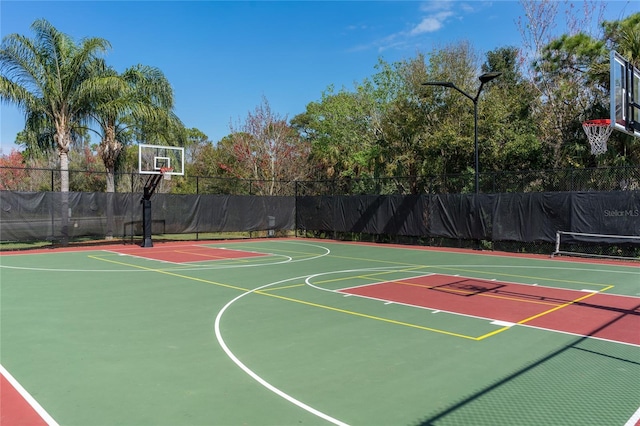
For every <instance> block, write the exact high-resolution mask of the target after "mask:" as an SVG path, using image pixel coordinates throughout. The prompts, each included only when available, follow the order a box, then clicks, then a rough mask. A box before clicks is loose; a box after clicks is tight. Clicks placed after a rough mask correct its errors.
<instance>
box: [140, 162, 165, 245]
mask: <svg viewBox="0 0 640 426" xmlns="http://www.w3.org/2000/svg"><path fill="white" fill-rule="evenodd" d="M161 179H162V174H158V175H151V176H149V178H148V179H147V183H146V185H145V186H144V193H143V195H142V200H140V203H141V204H142V234H143V237H142V238H143V239H142V244H141V245H140V246H141V247H153V241H151V223H152V222H151V196H152V195H153V193H154V192H155V191H156V188H157V187H158V183H160V180H161Z"/></svg>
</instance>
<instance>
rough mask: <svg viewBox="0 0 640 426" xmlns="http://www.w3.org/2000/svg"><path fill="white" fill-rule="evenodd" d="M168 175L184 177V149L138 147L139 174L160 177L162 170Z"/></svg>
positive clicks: (150, 146)
mask: <svg viewBox="0 0 640 426" xmlns="http://www.w3.org/2000/svg"><path fill="white" fill-rule="evenodd" d="M166 168H169V169H170V170H169V171H164V173H165V174H168V175H178V176H182V175H184V148H182V147H177V146H163V145H147V144H139V145H138V172H139V173H140V174H146V175H159V174H161V173H162V171H161V169H166Z"/></svg>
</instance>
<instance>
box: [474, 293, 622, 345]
mask: <svg viewBox="0 0 640 426" xmlns="http://www.w3.org/2000/svg"><path fill="white" fill-rule="evenodd" d="M613 287H614V286H613V285H609V286H607V287H605V288H604V289H602V290H601V291H607V290H610V289H612V288H613ZM598 293H600V292H599V291H594V292H593V293H589V294H586V295H584V296H582V297H578V298H577V299H574V300H572V301H570V302H567V303H564V304H562V305H558V306H556V307H555V308H551V309H549V310H546V311H544V312H540V313H539V314H536V315H532V316H530V317H529V318H525V319H523V320H520V321H518V322H517V323H516V324H518V325H522V324H526V323H528V322H529V321H533V320H534V319H536V318H540V317H542V316H544V315H547V314H550V313H551V312H555V311H557V310H559V309H562V308H566V307H567V306H570V305H573V304H574V303H577V302H580V301H582V300H584V299H587V298H589V297H591V296H593V295H596V294H598ZM510 328H511V327H509V326H507V327H503V328H500V329H498V330H494V331H492V332H490V333H487V334H485V335H482V336H480V337H478V340H483V339H486V338H487V337H491V336H495V335H496V334H498V333H501V332H503V331H505V330H508V329H510Z"/></svg>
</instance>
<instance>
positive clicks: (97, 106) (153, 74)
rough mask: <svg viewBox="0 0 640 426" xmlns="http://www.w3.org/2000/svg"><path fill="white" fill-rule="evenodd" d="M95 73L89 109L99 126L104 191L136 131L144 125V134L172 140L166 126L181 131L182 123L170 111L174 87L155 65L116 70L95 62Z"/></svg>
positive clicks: (111, 189) (111, 188) (110, 189)
mask: <svg viewBox="0 0 640 426" xmlns="http://www.w3.org/2000/svg"><path fill="white" fill-rule="evenodd" d="M95 73H96V75H97V76H99V77H98V78H99V80H100V82H101V84H100V85H98V89H99V91H96V92H95V93H93V94H92V97H91V99H90V102H91V105H90V107H89V111H90V115H91V117H92V118H93V119H94V120H95V122H96V123H97V124H98V126H99V132H98V133H99V134H100V137H101V140H100V145H99V149H98V154H99V155H100V158H101V159H102V162H103V164H104V166H105V168H106V170H107V192H114V190H115V181H114V179H115V170H116V166H117V164H118V159H119V156H120V152H121V151H122V148H123V146H124V145H126V144H128V143H130V142H131V141H132V139H133V138H134V136H135V135H136V131H139V129H141V128H142V127H144V128H145V129H146V131H147V133H146V134H145V136H146V137H147V138H150V137H155V138H159V139H162V137H163V136H164V137H166V139H169V144H171V142H172V140H171V137H172V136H173V135H172V134H170V135H167V134H166V133H167V129H169V130H170V131H174V132H175V133H176V134H178V135H181V134H182V123H181V122H180V120H179V119H178V118H177V117H176V116H175V115H174V114H173V112H172V109H173V89H172V88H171V85H170V84H169V81H168V80H167V79H166V77H165V76H164V74H163V73H162V71H160V70H159V69H158V68H155V67H149V66H143V65H136V66H134V67H131V68H128V69H127V70H125V71H124V72H123V73H122V74H118V73H117V72H116V71H115V70H113V69H112V68H110V67H107V66H106V65H105V64H98V67H97V68H96V69H95ZM177 139H179V140H184V138H182V137H181V136H178V138H177Z"/></svg>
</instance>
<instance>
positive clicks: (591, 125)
mask: <svg viewBox="0 0 640 426" xmlns="http://www.w3.org/2000/svg"><path fill="white" fill-rule="evenodd" d="M582 128H583V129H584V132H585V133H586V134H587V139H589V143H590V144H591V153H592V154H593V155H600V154H603V153H605V152H606V151H607V140H609V136H610V135H611V132H612V131H613V127H611V120H608V119H598V120H588V121H585V122H584V123H582Z"/></svg>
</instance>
